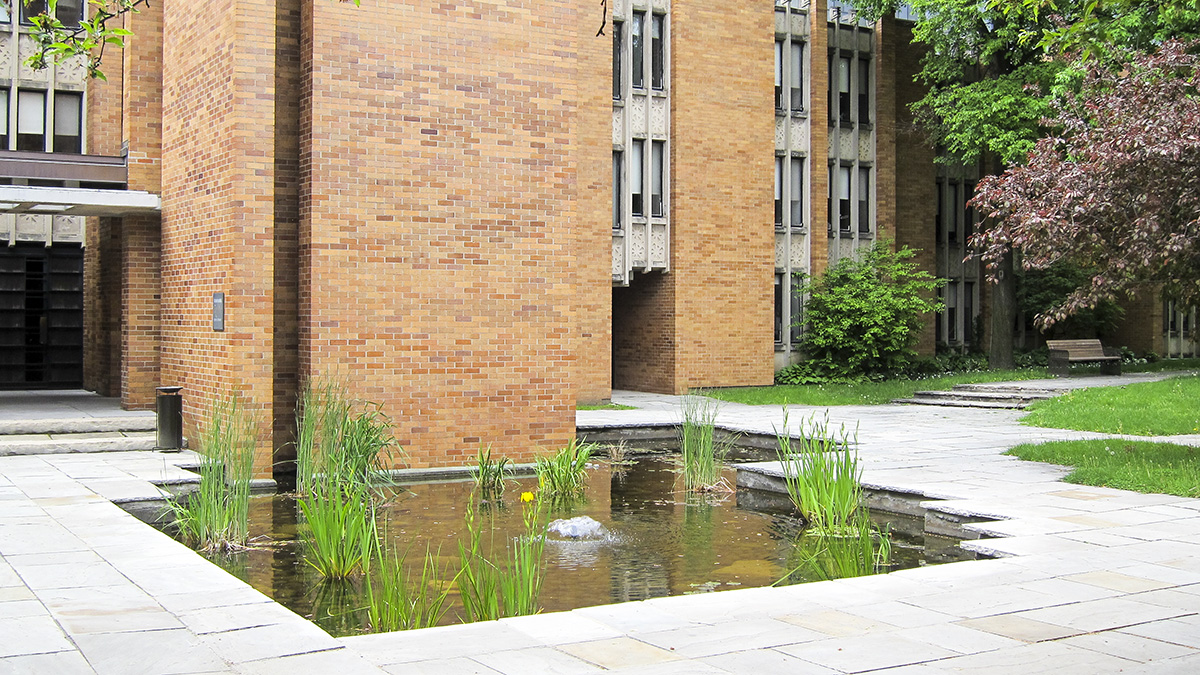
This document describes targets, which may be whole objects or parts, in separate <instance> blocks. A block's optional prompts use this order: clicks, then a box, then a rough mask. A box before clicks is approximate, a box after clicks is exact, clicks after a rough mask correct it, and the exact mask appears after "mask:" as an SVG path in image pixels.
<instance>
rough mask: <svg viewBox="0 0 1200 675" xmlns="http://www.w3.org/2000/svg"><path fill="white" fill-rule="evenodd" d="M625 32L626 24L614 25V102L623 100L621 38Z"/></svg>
mask: <svg viewBox="0 0 1200 675" xmlns="http://www.w3.org/2000/svg"><path fill="white" fill-rule="evenodd" d="M624 32H625V24H623V23H621V22H620V21H618V22H615V23H613V78H612V85H613V100H614V101H620V100H621V37H622V35H623V34H624Z"/></svg>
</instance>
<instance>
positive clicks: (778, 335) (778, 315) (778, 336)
mask: <svg viewBox="0 0 1200 675" xmlns="http://www.w3.org/2000/svg"><path fill="white" fill-rule="evenodd" d="M775 344H776V345H782V344H784V275H782V274H776V275H775Z"/></svg>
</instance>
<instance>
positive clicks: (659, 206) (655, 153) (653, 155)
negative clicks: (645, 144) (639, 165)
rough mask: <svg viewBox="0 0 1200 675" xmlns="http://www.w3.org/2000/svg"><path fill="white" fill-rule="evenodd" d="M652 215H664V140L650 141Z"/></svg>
mask: <svg viewBox="0 0 1200 675" xmlns="http://www.w3.org/2000/svg"><path fill="white" fill-rule="evenodd" d="M650 215H652V216H661V215H663V142H662V141H651V143H650Z"/></svg>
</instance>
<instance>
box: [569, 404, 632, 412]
mask: <svg viewBox="0 0 1200 675" xmlns="http://www.w3.org/2000/svg"><path fill="white" fill-rule="evenodd" d="M575 409H576V410H635V408H634V407H633V406H631V405H621V404H620V403H605V404H602V405H578V406H575Z"/></svg>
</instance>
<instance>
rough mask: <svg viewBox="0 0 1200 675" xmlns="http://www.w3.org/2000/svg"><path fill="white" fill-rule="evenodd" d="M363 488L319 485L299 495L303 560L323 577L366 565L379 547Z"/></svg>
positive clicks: (349, 573) (344, 574) (348, 572)
mask: <svg viewBox="0 0 1200 675" xmlns="http://www.w3.org/2000/svg"><path fill="white" fill-rule="evenodd" d="M369 502H370V500H369V498H368V496H367V495H366V494H365V493H364V492H363V491H355V490H340V489H327V488H322V489H319V490H317V491H316V492H314V493H311V494H309V495H308V496H305V497H301V498H300V499H299V504H300V512H301V513H302V514H303V515H304V522H305V525H306V526H307V527H306V534H307V536H306V537H305V544H306V546H305V557H304V560H305V562H307V563H308V564H309V565H311V566H312V567H313V569H315V570H317V572H318V573H319V574H320V575H321V576H322V577H324V578H326V579H345V578H347V577H351V576H354V575H356V574H361V573H363V572H365V571H367V569H368V567H369V566H370V562H371V557H372V555H373V554H374V553H375V551H376V549H378V547H379V532H378V531H377V528H376V525H375V512H374V509H373V508H372V506H371V504H370V503H369Z"/></svg>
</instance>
